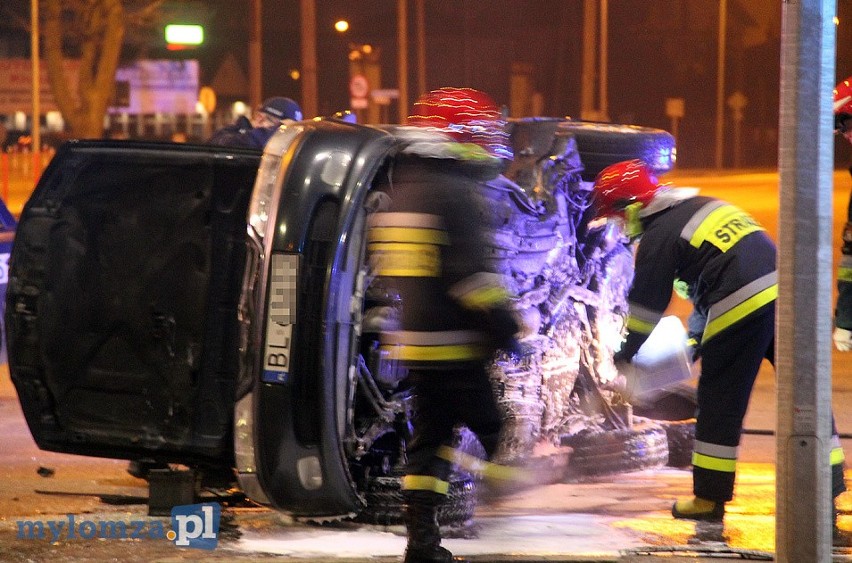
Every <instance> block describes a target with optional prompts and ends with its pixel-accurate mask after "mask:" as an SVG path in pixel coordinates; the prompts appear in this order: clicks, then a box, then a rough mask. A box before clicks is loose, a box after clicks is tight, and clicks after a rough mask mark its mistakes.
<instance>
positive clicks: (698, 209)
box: [618, 196, 778, 359]
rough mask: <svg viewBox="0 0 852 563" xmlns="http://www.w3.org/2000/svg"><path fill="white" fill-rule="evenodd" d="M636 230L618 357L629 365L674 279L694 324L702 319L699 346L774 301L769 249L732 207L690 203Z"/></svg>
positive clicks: (698, 199) (760, 232)
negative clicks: (684, 291)
mask: <svg viewBox="0 0 852 563" xmlns="http://www.w3.org/2000/svg"><path fill="white" fill-rule="evenodd" d="M642 226H643V228H644V231H643V234H642V238H641V240H640V242H639V248H638V250H637V252H636V261H635V262H636V266H635V274H634V279H633V286H632V287H631V289H630V293H629V295H628V302H629V307H630V315H629V317H628V321H627V328H628V335H627V340H626V342H625V343H624V345H623V347H622V350H621V351H620V352H619V353H618V356H619V357H620V358H624V359H629V358H631V357H632V356H633V355H634V354H635V353H636V352H637V351H638V350H639V347H640V346H641V345H642V343H643V342H644V341H645V339H646V338H647V337H648V335H649V334H650V333H651V331H652V330H653V328H654V327H655V326H656V324H657V322H658V321H659V320H660V319H661V318H662V315H663V313H664V311H665V310H666V308H667V307H668V305H669V301H670V300H671V297H672V291H673V284H674V282H675V281H676V280H679V283H681V282H682V283H685V284H686V286H687V288H688V289H687V293H688V295H689V298H690V300H691V301H692V302H693V305H694V307H695V317H696V318H703V319H706V321H705V324H704V327H703V334H702V335H701V343H706V342H707V341H708V340H710V339H712V338H713V337H714V336H716V335H717V334H719V333H720V332H721V331H723V330H725V329H726V328H727V327H729V326H731V325H733V324H735V323H737V322H738V321H740V320H742V319H744V318H745V317H747V316H748V315H750V314H751V313H754V312H755V311H757V310H758V309H760V308H761V307H763V306H764V305H766V304H768V303H771V302H772V301H774V300H775V298H776V297H777V295H778V285H777V277H778V276H777V272H776V267H775V244H774V243H773V242H772V240H771V239H770V238H769V236H768V235H767V234H766V232H765V230H764V229H763V227H762V226H760V225H759V224H758V223H757V222H756V221H755V220H754V219H753V218H752V217H751V216H750V215H749V214H748V213H746V212H745V211H743V210H741V209H739V208H737V207H736V206H734V205H731V204H728V203H726V202H724V201H720V200H717V199H714V198H710V197H704V196H695V197H690V198H687V199H684V200H682V201H680V202H678V203H676V204H675V205H673V206H672V207H669V208H667V209H664V210H662V211H659V212H657V213H654V214H652V215H649V216H647V217H644V218H642ZM690 328H692V327H690Z"/></svg>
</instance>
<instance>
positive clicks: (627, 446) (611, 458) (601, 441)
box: [562, 422, 669, 479]
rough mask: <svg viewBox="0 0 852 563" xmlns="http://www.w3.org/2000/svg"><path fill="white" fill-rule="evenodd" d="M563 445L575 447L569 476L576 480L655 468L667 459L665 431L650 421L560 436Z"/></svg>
mask: <svg viewBox="0 0 852 563" xmlns="http://www.w3.org/2000/svg"><path fill="white" fill-rule="evenodd" d="M562 445H564V446H570V447H571V448H572V449H573V450H574V451H573V453H572V454H571V458H570V461H569V464H568V477H569V478H576V479H582V478H588V477H599V476H604V475H612V474H615V473H627V472H630V471H640V470H643V469H656V468H659V467H664V466H665V465H666V463H667V462H668V459H669V446H668V437H667V436H666V431H665V429H664V428H663V427H662V426H660V425H659V424H654V423H651V422H640V423H637V424H635V425H634V426H633V427H632V428H618V429H614V430H612V429H610V430H604V429H601V428H586V429H583V430H581V431H580V432H578V433H576V434H573V435H570V436H563V438H562Z"/></svg>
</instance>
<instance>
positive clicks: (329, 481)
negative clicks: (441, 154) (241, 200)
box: [241, 121, 396, 516]
mask: <svg viewBox="0 0 852 563" xmlns="http://www.w3.org/2000/svg"><path fill="white" fill-rule="evenodd" d="M395 145H396V141H395V140H394V138H393V137H392V136H391V135H389V134H388V133H387V132H385V131H383V130H380V129H376V128H369V127H356V126H353V125H350V124H346V123H342V122H336V121H326V122H316V123H314V124H311V125H310V126H309V127H307V128H306V131H305V132H304V133H303V134H302V135H300V136H299V137H298V138H297V139H296V140H295V141H294V143H293V144H292V145H291V146H289V148H288V154H287V156H286V158H285V159H284V160H285V166H286V176H284V177H283V178H282V180H281V184H280V200H279V205H278V207H277V210H276V215H275V217H274V218H270V221H269V223H270V225H271V227H270V228H269V229H268V232H267V234H266V235H267V236H266V240H265V243H266V244H265V247H264V252H265V253H266V255H267V257H268V259H267V260H265V261H263V266H262V273H261V277H260V279H261V281H260V282H259V283H258V285H257V286H252V288H249V289H250V291H252V292H254V288H263V290H264V291H265V293H261V292H259V291H258V292H257V293H256V294H254V295H253V296H252V297H251V298H252V299H254V300H255V303H256V306H257V310H258V311H261V312H262V313H261V314H259V315H258V318H256V319H253V321H254V322H252V323H251V324H253V329H252V332H253V334H254V338H255V339H256V345H255V346H249V347H248V349H249V350H252V349H265V348H264V344H266V343H267V342H266V341H268V339H269V338H270V337H271V334H273V332H274V331H272V330H270V327H269V325H270V324H274V322H275V321H274V319H272V318H270V317H269V316H268V314H266V313H268V308H269V306H270V305H269V303H270V296H272V295H274V294H275V293H276V292H275V291H273V289H274V288H273V286H272V284H274V283H276V282H275V279H273V278H274V277H275V276H273V275H272V274H271V271H272V269H273V262H276V263H277V264H283V263H285V262H289V263H291V264H297V263H298V270H299V271H298V274H297V277H296V279H297V282H296V288H295V292H294V294H293V295H292V300H295V312H294V313H293V312H292V311H291V314H292V316H291V318H290V319H289V321H288V320H286V319H283V318H282V320H281V324H280V330H283V331H286V334H287V336H288V337H289V338H292V344H290V345H289V350H288V351H289V352H290V353H291V355H290V357H289V358H288V360H289V361H288V366H287V367H288V370H287V371H286V372H284V371H282V370H277V371H275V370H271V369H270V366H269V362H268V361H267V359H266V358H265V357H264V356H265V354H256V355H255V357H254V358H246V359H245V361H244V362H243V363H242V365H248V364H250V363H251V361H252V360H254V361H255V364H254V368H253V370H252V371H251V372H250V373H248V372H244V373H243V374H241V379H242V378H243V377H246V378H248V379H250V380H251V381H252V382H253V387H252V390H251V393H252V395H253V397H252V401H253V403H254V409H255V410H254V414H255V421H254V429H255V432H254V446H255V447H256V451H255V455H254V457H255V461H256V463H257V466H256V469H257V476H256V477H257V479H258V481H259V483H260V485H261V488H262V490H263V491H264V493H265V495H266V497H267V498H268V499H269V501H270V502H271V503H272V504H273V505H275V506H276V507H278V508H280V509H282V510H285V511H287V512H291V513H293V514H296V515H300V514H306V515H311V516H324V515H328V516H333V515H341V514H347V513H355V512H357V511H358V510H359V509H360V508H361V507H362V506H363V501H362V499H361V498H360V497H359V495H358V494H357V491H356V489H355V484H354V483H353V481H352V478H351V476H350V475H349V469H348V466H347V461H346V454H345V451H344V445H343V443H342V436H343V433H344V432H343V425H344V421H345V417H346V414H347V412H346V411H347V408H348V407H347V400H348V397H349V394H348V393H349V386H350V378H351V377H352V374H351V373H350V369H349V365H348V361H349V358H350V357H351V356H352V353H351V349H350V347H352V346H356V345H357V338H356V337H355V334H354V332H355V331H356V330H357V327H356V326H353V320H352V314H353V312H352V310H351V309H352V303H351V296H352V293H353V287H354V286H355V285H356V284H357V283H358V280H357V276H358V273H359V268H360V267H361V261H360V260H352V259H350V257H351V256H352V255H353V253H354V254H355V255H358V256H360V255H361V254H362V253H363V249H362V248H361V244H362V242H363V241H362V240H361V239H360V238H359V237H353V236H352V235H353V233H363V232H364V229H361V228H353V223H354V222H356V221H359V220H361V221H363V216H364V212H363V201H364V197H365V196H366V194H367V192H368V190H369V186H370V184H371V182H372V180H373V177H374V176H375V174H376V172H377V170H378V169H379V168H380V167H381V166H382V165H383V163H384V162H385V160H386V158H387V157H388V155H389V154H390V153H391V152H392V150H393V148H394V147H395ZM353 238H355V239H356V240H353ZM296 257H298V258H296ZM279 267H280V266H279ZM280 275H281V274H280V272H279V274H278V277H280ZM280 306H281V307H284V308H287V309H290V308H292V307H293V306H294V303H292V301H291V302H288V303H286V304H283V305H280ZM266 353H267V354H268V353H269V352H268V350H267V352H266ZM258 363H260V364H263V365H258ZM279 363H280V362H279ZM270 374H273V375H270ZM282 374H283V375H282ZM241 387H242V384H241ZM267 421H275V423H274V424H271V423H268V422H267ZM261 429H262V430H261ZM246 473H247V472H241V482H245V481H247V480H252V479H254V477H253V476H251V475H246Z"/></svg>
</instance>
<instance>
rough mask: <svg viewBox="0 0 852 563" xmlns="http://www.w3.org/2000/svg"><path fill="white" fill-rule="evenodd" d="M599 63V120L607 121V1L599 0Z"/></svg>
mask: <svg viewBox="0 0 852 563" xmlns="http://www.w3.org/2000/svg"><path fill="white" fill-rule="evenodd" d="M600 55H601V63H600V81H601V89H600V96H601V98H600V104H599V106H600V107H599V108H598V109H600V119H602V120H604V121H609V100H608V97H609V91H608V89H607V78H608V74H609V72H608V71H607V68H608V67H609V0H601V51H600Z"/></svg>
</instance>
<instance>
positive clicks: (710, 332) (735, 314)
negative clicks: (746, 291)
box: [701, 284, 778, 342]
mask: <svg viewBox="0 0 852 563" xmlns="http://www.w3.org/2000/svg"><path fill="white" fill-rule="evenodd" d="M777 298H778V284H774V285H772V286H770V287H767V288H766V289H764V290H763V291H761V292H759V293H757V294H756V295H753V296H752V297H749V298H748V299H746V300H745V301H743V302H742V303H740V304H739V305H737V306H735V307H732V308H731V309H728V310H727V311H726V312H724V313H722V314H721V315H719V316H718V317H716V318H714V319H713V320H709V321H708V322H707V327H706V328H705V329H704V336H703V337H702V339H701V342H707V341H708V340H710V339H711V338H713V337H714V336H716V335H717V334H719V333H720V332H722V331H723V330H725V329H726V328H728V327H729V326H731V325H732V324H734V323H735V322H737V321H741V320H742V319H744V318H745V317H747V316H748V315H750V314H751V313H754V312H755V311H757V310H758V309H760V308H761V307H763V306H764V305H766V304H768V303H772V302H773V301H775V299H777Z"/></svg>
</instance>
